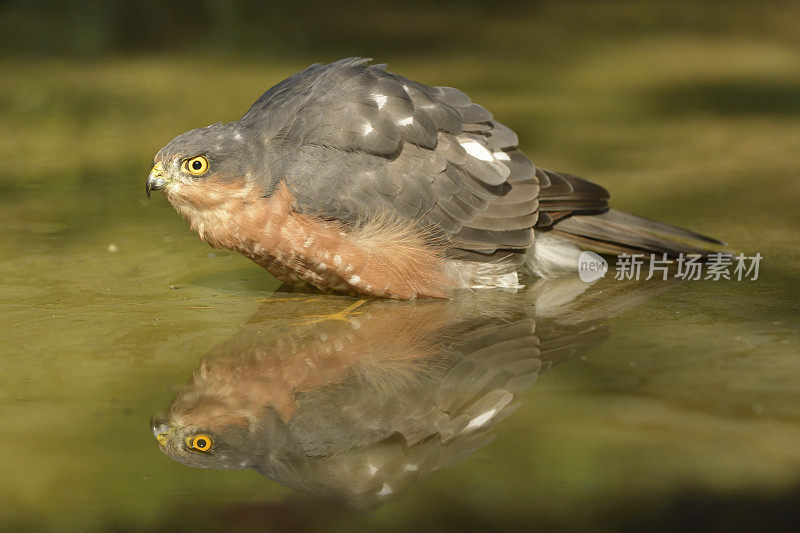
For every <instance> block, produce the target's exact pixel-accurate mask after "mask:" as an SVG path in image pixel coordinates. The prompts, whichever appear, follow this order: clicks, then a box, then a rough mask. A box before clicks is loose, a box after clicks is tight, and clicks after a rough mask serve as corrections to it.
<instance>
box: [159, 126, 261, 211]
mask: <svg viewBox="0 0 800 533" xmlns="http://www.w3.org/2000/svg"><path fill="white" fill-rule="evenodd" d="M255 148H256V142H255V138H254V135H253V132H252V131H251V130H250V129H249V128H247V127H244V126H242V125H241V124H239V123H238V122H226V123H219V124H212V125H211V126H207V127H205V128H198V129H195V130H191V131H187V132H186V133H182V134H180V135H178V136H177V137H175V138H174V139H173V140H172V141H170V142H169V143H168V144H167V145H166V146H164V147H163V148H162V149H161V150H159V152H158V154H156V156H155V158H154V159H153V169H152V170H151V171H150V175H149V176H147V182H146V184H145V191H146V192H147V196H148V197H149V196H150V192H151V191H156V190H162V189H163V190H164V192H166V193H167V196H168V197H169V198H170V199H171V200H172V199H173V198H177V197H180V196H183V195H187V193H190V192H191V191H192V189H193V188H194V187H195V186H197V185H200V184H202V183H208V182H215V183H236V182H242V183H245V182H251V181H252V180H253V179H254V177H255V176H257V175H260V174H263V171H262V169H261V168H259V162H260V158H259V157H257V151H256V149H255Z"/></svg>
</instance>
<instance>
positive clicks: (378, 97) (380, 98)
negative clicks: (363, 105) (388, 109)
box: [372, 94, 389, 109]
mask: <svg viewBox="0 0 800 533" xmlns="http://www.w3.org/2000/svg"><path fill="white" fill-rule="evenodd" d="M372 98H373V99H374V100H375V103H376V104H378V109H383V106H385V105H386V102H388V101H389V97H388V96H386V95H385V94H373V95H372Z"/></svg>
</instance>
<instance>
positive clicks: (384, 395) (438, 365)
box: [152, 279, 663, 507]
mask: <svg viewBox="0 0 800 533" xmlns="http://www.w3.org/2000/svg"><path fill="white" fill-rule="evenodd" d="M586 287H588V285H587V284H585V283H583V282H580V281H577V280H570V279H562V280H551V281H547V282H542V283H540V284H539V285H537V286H534V287H532V288H531V289H529V290H528V291H526V292H525V293H524V295H523V296H522V297H520V295H516V296H512V295H509V294H496V293H495V294H491V293H485V294H478V295H476V294H467V295H463V296H462V297H460V298H458V299H456V300H453V301H427V302H417V303H401V302H387V301H373V302H369V303H366V304H364V305H362V306H360V307H358V308H357V309H353V312H354V313H358V314H354V315H353V316H351V317H349V318H348V319H345V320H323V321H317V322H314V321H308V320H307V319H305V318H303V314H304V313H305V312H306V311H307V306H308V305H309V304H303V303H302V302H300V301H296V300H295V301H292V300H289V301H276V302H274V303H268V304H265V305H264V306H263V307H262V308H261V309H260V310H259V312H257V313H256V315H255V316H253V317H252V319H251V320H250V321H249V323H248V324H247V325H245V326H244V327H243V328H242V330H241V331H240V332H239V333H237V334H236V335H235V336H234V337H233V338H231V339H230V340H228V341H226V342H224V343H222V344H220V345H218V346H217V347H215V348H214V349H213V350H212V351H211V353H210V354H209V355H208V356H207V357H206V358H205V359H204V360H203V361H202V363H201V364H200V367H199V368H198V369H197V371H196V372H195V374H194V376H193V377H192V379H191V381H190V383H189V384H188V386H187V387H186V388H185V389H184V390H182V391H181V392H180V393H179V394H178V396H177V397H176V398H175V399H174V400H173V402H172V404H171V406H170V408H169V413H168V416H167V417H166V419H163V420H156V419H154V421H153V423H152V426H153V432H154V434H155V436H156V439H157V440H158V442H159V444H160V446H161V449H162V451H163V452H164V453H165V454H167V455H168V456H169V457H171V458H172V459H174V460H176V461H178V462H180V463H183V464H185V465H188V466H194V467H200V468H221V469H244V468H251V469H254V470H257V471H258V472H260V473H262V474H264V475H266V476H268V477H270V478H272V479H274V480H275V481H278V482H279V483H282V484H285V485H288V486H290V487H293V488H296V489H299V490H301V491H304V492H309V493H313V494H317V495H322V496H327V497H333V498H335V499H340V500H344V501H346V502H348V503H349V504H351V505H356V506H359V507H362V506H366V507H369V506H373V505H377V504H378V503H380V502H381V501H383V500H384V499H386V498H388V497H390V496H391V495H392V494H395V493H397V492H399V491H401V490H403V489H404V488H405V487H407V486H409V485H410V484H412V483H413V482H414V481H416V480H418V479H421V478H424V477H426V476H427V475H429V474H431V473H432V472H433V471H435V470H437V469H439V468H441V467H444V466H448V465H451V464H454V463H456V462H459V461H461V460H462V459H464V458H465V457H466V456H468V455H469V454H470V453H472V452H473V451H475V450H476V449H478V448H479V447H481V446H483V445H484V444H486V443H487V442H488V440H490V438H491V435H490V428H491V427H492V426H494V425H495V424H496V423H497V422H499V421H500V420H502V419H503V418H505V417H506V416H508V415H509V414H510V413H511V412H512V411H513V410H514V409H515V407H516V406H517V405H518V396H519V395H520V393H522V392H524V391H525V390H526V389H528V387H530V385H531V384H532V383H533V382H534V381H535V380H536V378H537V377H538V375H539V374H540V373H541V372H543V371H544V370H546V369H548V368H550V367H552V366H553V365H555V364H558V363H560V362H562V361H565V360H567V359H570V358H571V357H574V356H575V355H577V354H579V353H582V352H584V351H586V350H588V349H590V348H592V347H593V346H596V345H598V344H599V343H600V342H602V341H603V340H604V339H605V338H606V330H605V328H604V327H603V326H602V325H601V320H602V319H603V318H605V317H608V316H609V314H610V313H609V312H608V311H607V310H608V309H609V302H611V304H610V305H611V307H612V308H613V307H614V303H615V301H616V304H617V307H618V308H625V307H629V306H631V305H632V304H635V303H636V302H637V301H639V300H640V299H641V297H642V296H648V295H649V294H651V293H652V292H653V290H654V289H653V286H648V287H650V288H648V289H643V290H641V291H636V290H632V289H631V288H630V287H628V286H626V287H622V286H620V285H619V284H617V286H616V287H612V288H609V289H607V290H605V291H603V302H604V304H603V306H602V309H605V310H601V306H600V305H598V306H596V307H595V306H593V305H592V303H593V302H594V297H593V296H592V293H593V292H598V291H593V290H590V291H589V292H588V293H587V294H585V295H583V296H582V297H581V298H578V299H575V296H576V295H577V294H578V293H580V292H582V291H584V290H585V289H586ZM656 287H663V285H659V286H656ZM617 288H618V289H619V290H617V291H616V292H619V293H621V294H620V295H619V296H618V297H617V298H616V299H615V297H614V295H613V294H611V293H613V292H614V291H615V289H617ZM619 299H621V300H619ZM345 302H346V301H344V300H341V299H338V298H331V299H326V300H325V301H324V302H323V303H322V305H323V306H324V305H328V306H336V305H338V306H340V307H346V303H345ZM311 305H314V306H315V309H318V307H319V306H320V301H318V300H317V301H315V302H314V303H313V304H311ZM612 314H613V313H612ZM275 317H279V318H275Z"/></svg>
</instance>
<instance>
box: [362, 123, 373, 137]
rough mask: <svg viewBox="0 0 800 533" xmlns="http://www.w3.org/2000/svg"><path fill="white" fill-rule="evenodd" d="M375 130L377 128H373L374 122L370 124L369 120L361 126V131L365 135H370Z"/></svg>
mask: <svg viewBox="0 0 800 533" xmlns="http://www.w3.org/2000/svg"><path fill="white" fill-rule="evenodd" d="M373 131H375V128H373V127H372V124H370V123H369V122H367V123H366V124H364V125H363V126H362V127H361V133H362V134H364V135H369V134H370V133H372V132H373Z"/></svg>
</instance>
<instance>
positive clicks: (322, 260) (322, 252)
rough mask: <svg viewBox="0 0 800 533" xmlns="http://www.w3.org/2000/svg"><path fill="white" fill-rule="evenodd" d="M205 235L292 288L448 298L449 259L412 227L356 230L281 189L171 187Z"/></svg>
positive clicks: (172, 196)
mask: <svg viewBox="0 0 800 533" xmlns="http://www.w3.org/2000/svg"><path fill="white" fill-rule="evenodd" d="M167 197H168V199H169V201H170V203H171V204H172V205H173V206H174V207H175V209H176V210H177V211H178V212H179V213H180V214H181V215H182V216H183V217H184V218H186V219H187V220H188V221H189V223H190V225H191V227H192V229H194V230H195V231H197V233H198V234H199V235H200V238H201V239H202V240H204V241H206V242H208V243H209V244H210V245H211V246H214V247H225V248H229V249H231V250H236V251H238V252H240V253H242V254H243V255H245V256H247V257H248V258H250V259H252V260H253V261H255V262H256V263H258V264H259V265H261V266H262V267H264V268H266V269H267V270H268V271H269V272H270V273H271V274H273V275H274V276H276V277H277V278H279V279H280V280H282V281H284V282H287V283H296V282H299V281H304V282H306V283H309V284H311V285H314V286H316V287H318V288H321V289H333V290H336V291H339V292H345V293H352V294H365V295H371V296H383V297H392V298H402V299H406V298H415V297H417V296H427V297H440V298H441V297H446V296H447V294H448V292H449V290H450V289H452V288H453V285H454V284H453V282H452V281H451V280H450V279H449V277H448V276H447V274H446V264H445V260H444V259H443V258H442V257H441V255H440V254H439V253H438V251H437V250H436V249H434V248H433V247H431V246H430V245H428V244H426V242H425V239H424V237H423V235H422V234H421V232H420V231H418V230H415V229H414V228H413V227H411V225H409V224H399V223H390V222H385V221H384V222H380V223H375V224H369V223H367V224H366V225H365V226H364V227H363V228H361V229H360V230H357V231H346V230H345V228H343V227H342V226H341V225H339V224H337V223H335V222H331V221H326V220H322V219H319V218H316V217H313V216H308V215H303V214H300V213H297V212H295V211H294V210H293V208H292V204H293V200H294V199H293V197H292V194H291V192H290V191H289V189H288V188H287V187H286V185H285V184H283V183H281V184H279V186H278V188H277V190H276V191H275V193H274V194H273V195H271V196H269V197H267V198H264V197H262V196H261V195H260V194H259V193H258V191H257V190H256V189H255V188H253V187H250V186H247V185H238V184H234V183H230V182H222V181H215V180H204V181H203V182H197V183H195V184H192V185H177V186H174V187H170V188H169V189H168V190H167Z"/></svg>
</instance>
